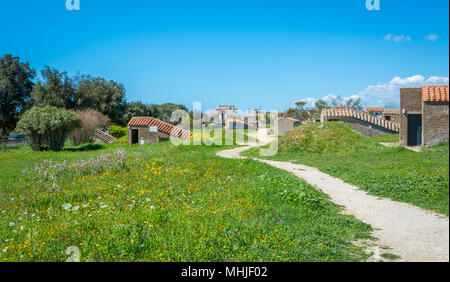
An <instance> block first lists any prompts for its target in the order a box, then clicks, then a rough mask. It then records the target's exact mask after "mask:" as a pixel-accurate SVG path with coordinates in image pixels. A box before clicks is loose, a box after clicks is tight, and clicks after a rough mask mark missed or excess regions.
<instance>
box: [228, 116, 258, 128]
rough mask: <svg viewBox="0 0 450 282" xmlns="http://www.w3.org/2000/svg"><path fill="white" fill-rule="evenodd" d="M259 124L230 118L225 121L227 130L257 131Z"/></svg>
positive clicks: (253, 121)
mask: <svg viewBox="0 0 450 282" xmlns="http://www.w3.org/2000/svg"><path fill="white" fill-rule="evenodd" d="M257 126H258V123H257V122H256V121H255V120H241V119H238V118H228V119H226V120H225V129H256V128H257Z"/></svg>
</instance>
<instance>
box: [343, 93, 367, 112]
mask: <svg viewBox="0 0 450 282" xmlns="http://www.w3.org/2000/svg"><path fill="white" fill-rule="evenodd" d="M345 107H346V108H347V109H353V110H357V111H360V112H362V111H363V110H364V107H363V106H362V105H361V98H359V97H358V98H350V99H348V100H347V102H345Z"/></svg>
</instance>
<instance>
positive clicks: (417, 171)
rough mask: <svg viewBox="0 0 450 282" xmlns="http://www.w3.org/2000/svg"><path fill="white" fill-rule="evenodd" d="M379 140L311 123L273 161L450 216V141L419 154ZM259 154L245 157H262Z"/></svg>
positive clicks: (293, 135) (341, 125)
mask: <svg viewBox="0 0 450 282" xmlns="http://www.w3.org/2000/svg"><path fill="white" fill-rule="evenodd" d="M331 137H333V139H332V140H331V142H330V143H328V144H327V143H326V141H328V140H330V139H331ZM376 139H378V138H376ZM293 140H294V141H295V142H299V143H302V142H303V141H306V143H305V144H289V143H290V142H292V141H293ZM311 140H312V141H311ZM377 141H378V140H376V141H375V140H374V138H369V137H365V136H363V135H361V134H359V133H358V132H356V131H354V130H353V129H352V128H351V127H350V126H349V125H347V124H344V123H341V122H328V123H322V124H319V123H310V124H307V125H303V126H301V127H299V128H297V129H295V130H294V131H292V132H291V133H290V134H288V135H287V137H282V138H280V146H279V147H280V151H279V153H278V154H277V155H275V156H273V157H269V158H270V159H275V160H282V161H292V162H294V163H301V164H305V165H308V166H313V167H317V168H318V169H319V170H321V171H323V172H325V173H327V174H330V175H333V176H336V177H338V178H340V179H342V180H344V181H345V182H347V183H351V184H354V185H356V186H358V187H360V188H361V189H363V190H366V191H368V192H369V193H370V194H372V195H376V196H380V197H386V198H390V199H394V200H397V201H401V202H407V203H411V204H414V205H417V206H419V207H422V208H425V209H428V210H434V211H437V212H439V213H442V214H445V215H448V214H449V166H448V161H449V145H448V142H447V143H444V144H440V145H438V146H433V147H430V148H426V149H424V150H423V151H422V152H420V153H418V152H413V151H410V150H408V149H405V148H401V147H385V146H383V145H380V144H378V143H377ZM286 143H288V144H286ZM306 144H307V145H306ZM349 148H351V149H349ZM257 150H258V149H253V150H250V151H248V152H244V153H243V155H249V156H256V157H259V156H258V151H257Z"/></svg>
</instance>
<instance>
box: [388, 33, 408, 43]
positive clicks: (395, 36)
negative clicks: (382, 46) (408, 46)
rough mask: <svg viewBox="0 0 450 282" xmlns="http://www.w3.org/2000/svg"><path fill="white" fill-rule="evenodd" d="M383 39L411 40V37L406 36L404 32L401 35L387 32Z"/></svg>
mask: <svg viewBox="0 0 450 282" xmlns="http://www.w3.org/2000/svg"><path fill="white" fill-rule="evenodd" d="M384 40H387V41H394V42H407V41H411V37H409V36H406V35H404V34H402V35H395V34H392V33H388V34H387V35H386V36H385V37H384Z"/></svg>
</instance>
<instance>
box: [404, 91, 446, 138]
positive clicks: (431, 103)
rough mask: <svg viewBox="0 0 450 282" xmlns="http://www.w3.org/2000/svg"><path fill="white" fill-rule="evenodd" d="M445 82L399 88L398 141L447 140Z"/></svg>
mask: <svg viewBox="0 0 450 282" xmlns="http://www.w3.org/2000/svg"><path fill="white" fill-rule="evenodd" d="M448 88H449V87H448V85H426V86H423V87H421V88H401V89H400V109H401V115H400V145H402V146H418V145H425V146H432V145H436V144H438V143H441V142H445V141H448V131H449V129H448V126H449V122H448V118H449V116H448V103H449V92H448V91H449V89H448Z"/></svg>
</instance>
